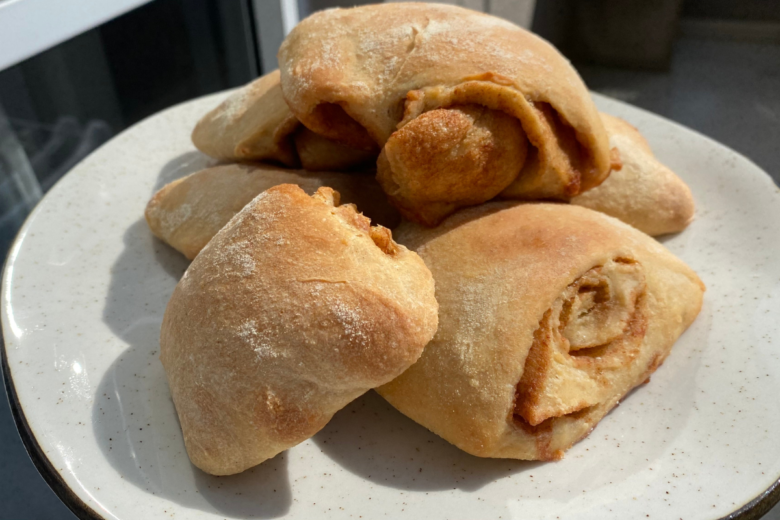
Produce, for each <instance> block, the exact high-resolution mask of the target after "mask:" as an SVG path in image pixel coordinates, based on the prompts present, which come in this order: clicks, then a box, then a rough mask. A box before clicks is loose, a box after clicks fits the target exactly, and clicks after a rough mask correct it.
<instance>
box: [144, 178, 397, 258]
mask: <svg viewBox="0 0 780 520" xmlns="http://www.w3.org/2000/svg"><path fill="white" fill-rule="evenodd" d="M279 184H296V185H298V186H300V187H301V188H303V190H304V191H305V192H306V193H309V194H313V193H314V192H315V191H316V190H317V189H318V188H320V187H323V186H328V187H331V188H333V189H335V190H337V191H338V192H339V193H340V194H341V195H342V197H343V200H344V202H348V203H354V204H357V206H358V207H359V208H361V209H363V210H364V211H365V213H366V216H368V217H369V218H371V220H372V221H374V222H375V223H378V224H380V225H383V226H385V227H387V228H392V227H395V225H397V224H398V222H399V221H400V215H399V214H398V212H397V211H396V210H395V208H393V207H392V206H391V205H390V204H389V203H388V202H387V197H386V196H385V194H384V192H383V191H382V189H381V188H380V187H379V184H377V182H376V180H375V179H374V177H373V175H370V174H365V173H363V174H359V173H352V174H350V173H335V172H307V171H302V170H287V169H284V168H277V167H275V166H269V165H254V166H250V165H241V164H229V165H224V166H215V167H213V168H207V169H205V170H201V171H199V172H196V173H193V174H191V175H188V176H187V177H183V178H181V179H178V180H175V181H173V182H171V183H170V184H167V185H165V186H164V187H163V188H162V189H160V191H158V192H157V193H155V195H154V196H153V197H152V199H151V200H150V201H149V203H148V204H147V206H146V212H145V216H146V222H147V224H148V225H149V229H151V230H152V233H153V234H154V235H155V236H156V237H157V238H159V239H160V240H162V241H163V242H165V243H166V244H168V245H170V246H171V247H173V248H174V249H176V250H177V251H179V252H181V253H182V254H183V255H184V256H186V257H187V258H189V259H190V260H192V259H193V258H195V256H196V255H197V254H198V253H199V252H200V250H201V249H203V248H204V247H205V246H206V244H208V242H209V240H211V238H212V237H213V236H214V235H216V234H217V232H218V231H219V230H220V229H222V227H223V226H224V225H225V224H227V223H228V221H229V220H230V219H231V218H233V216H234V215H235V214H236V213H238V212H239V211H241V209H242V208H243V207H244V206H246V205H247V204H248V203H249V201H251V200H252V199H254V198H255V197H256V196H257V195H259V194H260V193H261V192H263V191H265V190H267V189H268V188H272V187H273V186H277V185H279Z"/></svg>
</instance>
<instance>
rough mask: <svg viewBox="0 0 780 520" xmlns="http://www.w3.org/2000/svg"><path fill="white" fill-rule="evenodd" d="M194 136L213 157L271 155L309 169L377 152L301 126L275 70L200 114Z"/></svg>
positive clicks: (361, 161) (350, 163) (368, 158)
mask: <svg viewBox="0 0 780 520" xmlns="http://www.w3.org/2000/svg"><path fill="white" fill-rule="evenodd" d="M192 142H193V144H194V145H195V147H196V148H197V149H198V150H200V151H201V152H203V153H205V154H206V155H209V156H211V157H214V158H217V159H225V160H229V161H275V162H278V163H281V164H283V165H285V166H289V167H291V168H294V167H298V166H302V167H303V168H304V169H306V170H311V171H317V170H346V169H353V168H356V167H361V166H366V165H372V164H373V163H374V161H375V159H376V153H370V152H366V151H362V150H356V149H354V148H350V147H348V146H345V145H343V144H339V143H336V142H334V141H332V140H330V139H327V138H325V137H322V136H320V135H317V134H315V133H314V132H312V131H310V130H308V129H306V128H305V127H304V126H302V125H301V124H300V122H299V121H298V119H297V118H296V117H295V116H294V115H293V113H292V112H291V111H290V109H289V108H288V107H287V104H286V103H285V101H284V98H283V97H282V90H281V87H280V85H279V71H278V70H275V71H273V72H269V73H268V74H266V75H265V76H262V77H260V78H258V79H256V80H254V81H252V82H251V83H249V84H247V85H245V86H244V87H242V88H240V89H239V90H237V91H236V92H234V93H233V94H231V95H230V96H229V97H228V98H227V99H226V100H225V101H223V102H222V103H221V104H220V105H219V106H217V107H216V108H214V109H213V110H211V111H210V112H209V113H208V114H206V115H204V116H203V117H202V118H201V119H200V121H198V123H197V125H196V126H195V129H194V130H193V132H192Z"/></svg>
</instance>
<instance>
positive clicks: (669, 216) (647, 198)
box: [571, 114, 695, 236]
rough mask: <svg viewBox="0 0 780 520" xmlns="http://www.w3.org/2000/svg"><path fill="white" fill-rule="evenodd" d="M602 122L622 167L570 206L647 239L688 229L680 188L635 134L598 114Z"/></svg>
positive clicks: (687, 198)
mask: <svg viewBox="0 0 780 520" xmlns="http://www.w3.org/2000/svg"><path fill="white" fill-rule="evenodd" d="M601 119H602V120H603V121H604V126H605V127H606V129H607V133H608V134H609V142H610V145H611V146H613V147H615V148H616V149H617V150H618V152H619V153H620V158H621V162H622V167H621V168H620V169H619V170H615V171H612V173H611V174H610V176H609V178H607V180H606V181H604V183H603V184H601V186H598V187H597V188H594V189H592V190H590V191H588V192H586V193H583V194H581V195H578V196H576V197H574V198H573V199H572V200H571V203H572V204H577V205H578V206H585V207H586V208H590V209H595V210H596V211H601V212H602V213H606V214H607V215H611V216H613V217H615V218H618V219H620V220H622V221H623V222H626V223H627V224H631V225H632V226H634V227H635V228H637V229H639V230H641V231H644V232H645V233H647V234H648V235H653V236H655V235H663V234H664V233H677V232H679V231H682V230H683V229H685V228H686V227H688V224H690V223H691V221H692V220H693V214H694V209H695V205H694V202H693V195H692V194H691V190H690V189H689V188H688V186H687V185H686V184H685V182H683V180H682V179H680V178H679V177H678V176H677V175H675V174H674V172H673V171H671V170H670V169H669V168H667V167H666V166H664V165H663V164H661V163H660V162H659V161H658V159H656V158H655V156H654V155H653V152H652V150H651V149H650V145H649V144H648V143H647V141H646V140H645V138H644V137H642V134H640V133H639V131H638V130H637V129H636V128H634V127H633V126H631V125H630V124H628V123H627V122H625V121H623V120H622V119H619V118H617V117H614V116H611V115H609V114H601Z"/></svg>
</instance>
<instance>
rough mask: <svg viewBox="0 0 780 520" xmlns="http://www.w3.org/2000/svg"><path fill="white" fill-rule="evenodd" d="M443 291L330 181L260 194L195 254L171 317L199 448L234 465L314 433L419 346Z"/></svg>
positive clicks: (232, 469)
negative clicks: (311, 189) (311, 191)
mask: <svg viewBox="0 0 780 520" xmlns="http://www.w3.org/2000/svg"><path fill="white" fill-rule="evenodd" d="M433 292H434V291H433V279H432V277H431V273H430V271H428V269H427V268H426V267H425V264H424V263H423V262H422V260H420V258H419V257H418V256H417V255H416V254H415V253H413V252H411V251H409V250H407V249H406V248H405V247H403V246H401V245H398V244H396V243H395V242H393V239H392V237H391V235H390V232H389V231H388V230H387V229H386V228H382V227H380V226H377V227H370V225H369V220H368V219H367V218H366V217H363V216H362V215H360V214H359V213H357V212H356V211H355V207H354V206H353V205H350V204H347V205H343V206H339V205H338V193H337V192H334V191H333V190H331V189H330V188H320V189H319V190H317V193H316V194H315V195H314V196H313V197H309V196H308V195H306V193H304V191H303V190H302V189H300V188H299V187H298V186H294V185H290V184H285V185H281V186H276V187H274V188H271V189H269V190H267V191H265V192H264V193H262V194H260V195H258V196H257V197H255V199H254V200H252V202H251V203H249V204H248V205H247V206H246V207H245V208H244V209H243V210H242V211H241V212H240V213H239V214H238V215H236V216H235V217H234V218H233V219H232V220H231V221H230V222H229V223H228V224H227V226H225V227H224V228H223V229H222V230H221V231H220V232H219V233H218V234H217V235H216V236H215V237H214V239H213V240H211V242H209V244H208V245H207V246H206V247H205V248H204V249H203V251H202V252H201V253H200V254H199V255H198V256H197V257H196V258H195V260H194V261H193V262H192V264H191V265H190V267H189V269H188V270H187V272H186V273H185V274H184V276H183V277H182V279H181V281H180V282H179V284H178V285H177V286H176V289H175V290H174V293H173V296H171V300H170V302H169V303H168V307H167V309H166V311H165V318H164V319H163V323H162V332H161V335H160V347H161V360H162V363H163V366H164V367H165V372H166V374H167V376H168V383H169V386H170V389H171V394H172V396H173V401H174V403H175V405H176V411H177V413H178V415H179V421H180V423H181V427H182V432H183V433H184V442H185V445H186V447H187V453H188V454H189V456H190V460H192V462H193V464H195V465H196V466H198V467H199V468H200V469H202V470H203V471H206V472H208V473H211V474H213V475H229V474H233V473H238V472H240V471H243V470H245V469H247V468H250V467H252V466H254V465H256V464H259V463H261V462H263V461H264V460H266V459H269V458H271V457H273V456H274V455H276V454H277V453H279V452H281V451H283V450H286V449H287V448H290V447H291V446H294V445H296V444H298V443H300V442H301V441H303V440H305V439H307V438H309V437H311V436H312V435H314V434H315V433H316V432H317V431H319V430H320V429H321V428H322V427H323V426H324V425H325V424H326V423H327V422H328V421H329V420H330V418H331V417H332V416H333V414H334V413H336V412H337V411H338V410H339V409H341V408H342V407H344V406H345V405H346V404H347V403H349V402H350V401H352V400H353V399H355V398H356V397H358V396H359V395H361V394H363V393H364V392H366V391H367V390H369V389H370V388H373V387H375V386H377V385H380V384H383V383H386V382H388V381H390V380H391V379H393V378H395V377H396V376H398V375H399V374H400V373H401V372H403V371H404V370H405V369H406V368H407V367H409V366H410V365H411V364H412V363H414V362H415V361H416V360H417V359H418V357H419V356H420V353H421V352H422V349H423V347H424V346H425V344H426V343H427V342H428V341H429V340H430V338H431V337H432V336H433V334H434V332H435V331H436V324H437V304H436V300H435V299H434V294H433Z"/></svg>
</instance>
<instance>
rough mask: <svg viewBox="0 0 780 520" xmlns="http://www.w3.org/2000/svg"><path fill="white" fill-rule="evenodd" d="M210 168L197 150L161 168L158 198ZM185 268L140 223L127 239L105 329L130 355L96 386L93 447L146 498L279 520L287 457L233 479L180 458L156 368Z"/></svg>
mask: <svg viewBox="0 0 780 520" xmlns="http://www.w3.org/2000/svg"><path fill="white" fill-rule="evenodd" d="M211 162H213V160H211V159H209V158H207V157H205V156H203V155H202V154H200V153H198V152H191V153H187V154H183V155H182V156H180V157H178V158H177V159H175V160H172V161H170V162H169V163H168V164H166V166H165V167H164V168H163V169H162V170H161V172H160V174H159V176H158V182H157V186H156V187H155V190H156V189H157V188H159V187H161V186H163V185H164V184H166V183H168V182H171V181H172V180H175V179H176V178H179V177H182V176H184V175H187V174H189V173H192V172H194V171H197V170H200V169H202V168H204V167H206V166H209V164H210V163H211ZM187 265H188V262H187V260H186V259H185V258H184V257H183V256H182V255H180V254H179V253H178V252H176V251H174V250H173V249H172V248H170V247H168V246H167V245H165V244H163V243H162V242H161V241H159V240H157V239H156V238H154V237H153V236H152V234H151V233H150V232H149V229H148V228H147V226H146V222H145V221H144V220H143V217H142V216H141V215H139V220H138V221H136V222H135V223H134V224H133V225H132V226H130V227H129V228H128V229H127V231H126V232H125V234H124V249H123V251H122V253H121V254H120V255H119V257H118V258H117V259H116V261H115V262H114V264H113V266H112V270H111V283H110V285H109V289H108V294H107V296H106V303H105V307H104V309H103V321H104V322H105V323H106V324H107V325H108V326H109V327H110V328H111V330H112V331H113V332H114V333H115V334H116V335H117V336H118V337H120V338H121V339H122V340H123V341H125V342H126V343H127V344H129V347H128V348H127V349H125V351H124V352H122V354H121V355H120V356H119V357H118V358H117V359H116V360H115V361H114V363H113V364H112V365H111V367H110V368H109V370H108V371H107V372H106V374H105V376H104V377H103V379H102V380H101V381H100V384H99V386H98V390H97V395H96V396H95V403H94V405H93V412H92V414H93V428H94V435H95V439H96V442H97V443H98V444H99V446H100V447H101V449H102V451H103V453H104V455H105V457H106V459H107V460H108V461H109V463H110V464H111V465H112V466H113V467H114V468H115V469H116V471H117V473H119V474H120V475H121V476H122V478H124V479H125V480H127V481H128V482H130V483H132V484H133V485H135V486H137V487H138V488H140V489H142V490H145V491H146V492H148V493H150V494H152V495H155V496H159V497H163V498H165V499H167V500H170V501H172V502H174V503H178V504H181V505H182V506H184V507H187V508H192V509H199V510H202V511H207V512H210V513H216V514H218V515H220V516H226V517H239V518H275V517H279V516H283V515H284V514H286V513H287V511H289V509H290V505H291V503H292V498H291V494H290V484H289V479H288V476H287V458H286V455H285V454H284V453H283V454H280V455H279V456H277V457H275V458H274V459H272V460H270V461H266V462H265V463H264V464H261V465H260V466H257V467H255V468H253V469H250V470H248V471H246V472H244V473H241V474H239V475H234V476H230V477H213V476H211V475H207V474H206V473H203V472H202V471H200V470H198V469H197V468H195V467H194V466H193V465H192V464H191V463H190V461H189V458H188V457H187V453H186V451H185V448H184V441H183V439H182V436H181V430H180V427H179V423H178V418H177V416H176V411H175V409H174V406H173V402H172V400H171V397H170V392H169V390H168V385H167V381H166V378H165V373H164V371H163V368H162V365H161V363H160V361H159V336H160V324H161V323H162V318H163V314H164V312H165V307H166V305H167V303H168V299H169V298H170V295H171V293H172V292H173V289H174V287H175V286H176V283H177V282H178V280H179V278H180V277H181V275H182V274H183V273H184V271H185V270H186V268H187Z"/></svg>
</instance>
